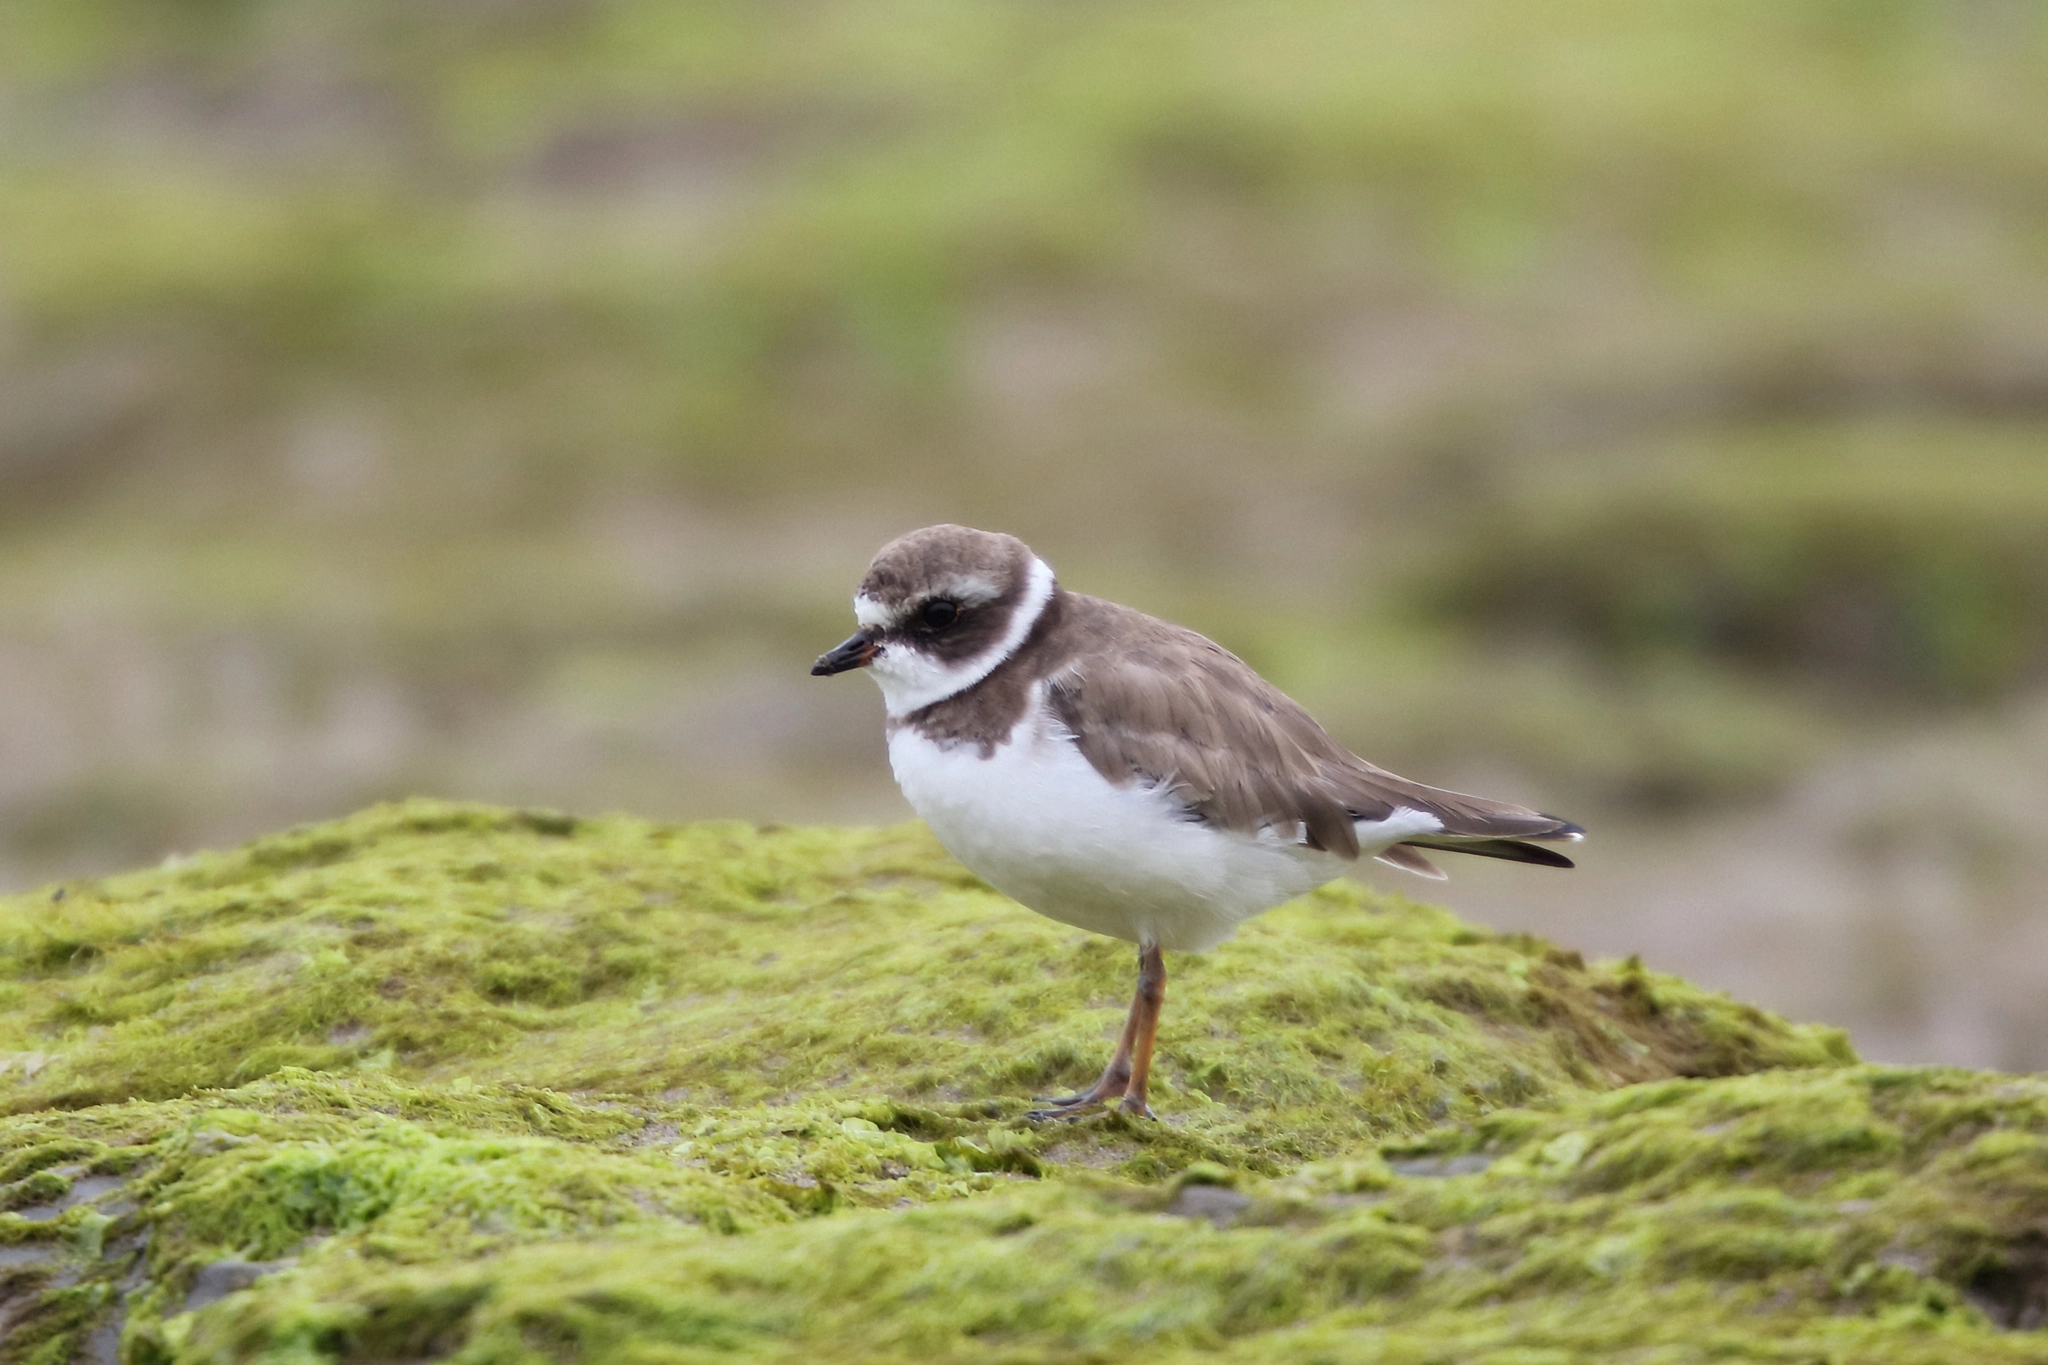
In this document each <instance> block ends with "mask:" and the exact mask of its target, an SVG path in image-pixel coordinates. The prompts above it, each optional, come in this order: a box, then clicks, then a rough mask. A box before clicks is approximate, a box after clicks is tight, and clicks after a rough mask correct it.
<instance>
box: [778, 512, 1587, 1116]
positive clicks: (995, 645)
mask: <svg viewBox="0 0 2048 1365" xmlns="http://www.w3.org/2000/svg"><path fill="white" fill-rule="evenodd" d="M853 610H854V619H855V621H856V623H857V624H858V626H859V629H857V630H856V631H854V633H853V634H852V635H851V636H849V637H848V638H847V639H846V640H844V641H843V642H841V643H840V644H838V645H836V646H834V647H833V648H832V649H830V650H827V651H826V652H825V653H824V654H822V655H820V656H819V657H818V660H817V662H816V663H815V664H813V665H812V667H811V673H812V674H813V675H814V676H820V677H824V676H830V675H833V674H838V673H845V672H849V671H852V670H855V669H865V670H866V671H867V672H868V674H869V675H870V676H872V677H873V678H874V680H875V682H876V683H877V684H878V685H879V686H880V688H881V691H882V701H883V709H884V711H885V713H886V721H885V727H886V731H887V736H888V746H889V764H890V767H891V769H892V770H893V772H894V774H895V777H896V782H897V785H898V786H899V787H901V789H902V791H903V794H904V796H905V797H906V798H907V799H908V800H909V802H910V804H911V806H912V807H913V808H914V809H915V810H916V812H917V814H918V815H919V816H920V817H921V818H922V819H923V820H924V821H925V823H926V824H927V825H929V826H930V827H931V829H932V832H933V833H934V834H936V835H937V836H938V839H939V841H940V842H941V843H942V844H944V845H945V847H946V849H947V850H948V851H949V852H950V853H952V854H953V856H954V857H956V858H958V859H959V860H960V862H961V863H963V864H965V865H966V867H967V868H968V869H969V870H971V871H973V872H974V873H975V874H976V875H978V876H979V877H981V878H982V880H984V881H986V882H987V883H988V884H989V885H990V886H992V887H994V888H995V889H996V890H998V891H1000V892H1002V893H1003V894H1005V895H1007V896H1009V897H1011V898H1012V899H1014V900H1016V901H1018V902H1020V903H1021V904H1023V905H1025V906H1026V907H1028V908H1030V909H1032V910H1035V911H1037V912H1038V913H1039V914H1041V915H1044V916H1046V917H1048V918H1050V919H1053V920H1057V921H1059V922H1060V923H1063V924H1069V925H1074V926H1076V927H1078V928H1081V929H1086V930H1090V931H1092V932H1094V933H1098V934H1106V935H1108V936H1110V937H1112V938H1118V939H1123V940H1125V941H1127V942H1131V943H1135V944H1136V945H1137V947H1138V981H1137V990H1136V992H1135V994H1134V995H1133V997H1132V1000H1131V1008H1130V1013H1129V1015H1128V1016H1127V1017H1126V1019H1125V1022H1124V1029H1123V1035H1122V1037H1121V1039H1120V1040H1119V1041H1118V1043H1117V1046H1116V1050H1115V1052H1114V1054H1113V1055H1112V1056H1111V1058H1110V1061H1109V1063H1108V1065H1107V1066H1106V1067H1105V1068H1104V1069H1103V1072H1102V1075H1101V1076H1100V1077H1099V1078H1098V1079H1097V1080H1096V1081H1095V1083H1094V1084H1093V1085H1091V1086H1089V1087H1088V1088H1087V1089H1085V1090H1082V1091H1080V1092H1078V1093H1076V1094H1072V1095H1066V1096H1062V1097H1060V1098H1057V1099H1050V1100H1045V1101H1042V1102H1043V1103H1044V1104H1045V1105H1046V1106H1047V1107H1046V1108H1043V1109H1036V1110H1032V1111H1030V1115H1031V1117H1032V1118H1034V1119H1039V1120H1045V1119H1052V1118H1074V1117H1078V1116H1080V1115H1083V1114H1085V1113H1088V1112H1093V1107H1094V1106H1097V1105H1104V1106H1108V1107H1110V1108H1114V1109H1120V1110H1121V1111H1122V1112H1123V1113H1124V1114H1126V1115H1128V1116H1132V1117H1135V1118H1151V1117H1152V1116H1153V1115H1152V1110H1151V1108H1150V1106H1149V1105H1148V1103H1147V1093H1148V1089H1149V1084H1150V1077H1151V1069H1152V1053H1153V1046H1154V1042H1155V1039H1156V1037H1157V1034H1158V1028H1159V1015H1160V1010H1161V1008H1162V1006H1163V1005H1164V1003H1165V998H1166V966H1165V959H1164V953H1165V952H1166V951H1169V950H1170V951H1175V952H1202V951H1205V950H1207V949H1209V948H1212V947H1214V946H1215V945H1216V944H1218V943H1220V942H1222V941H1223V940H1224V939H1226V938H1228V937H1230V935H1231V934H1232V933H1233V932H1234V931H1235V929H1236V927H1237V926H1238V925H1239V924H1240V923H1242V922H1243V921H1245V920H1247V919H1249V918H1251V917H1252V916H1254V915H1257V914H1259V913H1260V912H1262V911H1265V910H1268V909H1271V908H1272V907H1273V906H1276V905H1279V904H1280V903H1282V902H1283V901H1287V900H1291V899H1293V898H1294V897H1296V896H1299V895H1301V894H1303V893H1305V892H1307V891H1310V890H1313V889H1314V888H1316V887H1318V886H1321V885H1322V884H1323V883H1325V882H1328V881H1331V880H1333V879H1335V878H1336V877H1338V876H1340V875H1342V874H1343V873H1344V872H1345V871H1347V870H1348V869H1350V868H1352V867H1353V866H1355V865H1356V864H1357V862H1358V861H1359V860H1360V859H1362V858H1368V857H1369V858H1376V859H1378V860H1379V861H1381V862H1383V863H1389V864H1391V865H1393V866H1395V867H1398V868H1403V869H1405V870H1407V871H1409V872H1412V873H1416V874H1419V875H1421V876H1424V877H1431V878H1437V879H1441V878H1442V877H1443V875H1444V874H1443V873H1442V871H1441V870H1439V869H1438V868H1437V867H1436V866H1435V864H1433V863H1432V862H1430V861H1429V858H1428V856H1427V854H1426V853H1425V852H1424V850H1428V851H1429V852H1444V853H1468V854H1476V855H1478V856H1481V857H1487V858H1502V859H1506V860H1508V861H1510V862H1521V863H1533V864H1536V865H1538V866H1543V867H1561V868H1568V867H1571V866H1572V860H1571V859H1569V858H1567V857H1565V856H1564V855H1563V854H1562V853H1559V852H1557V851H1556V850H1554V849H1550V848H1546V847H1544V846H1543V845H1542V844H1541V843H1536V842H1530V841H1532V840H1542V841H1564V842H1576V841H1577V840H1579V839H1581V838H1583V837H1584V835H1585V831H1584V829H1583V828H1581V827H1580V826H1578V825H1576V824H1573V823H1572V822H1571V821H1569V820H1562V819H1559V818H1558V817H1556V816H1553V815H1545V814H1542V813H1541V812H1538V811H1535V810H1531V809H1529V808H1527V807H1524V806H1518V805H1512V804H1509V803H1507V802H1504V801H1494V800H1488V799H1486V798H1484V797H1478V796H1467V795H1464V794H1462V793H1459V792H1453V791H1446V790H1443V789H1441V788H1437V787H1429V786H1424V785H1423V784H1421V783H1419V782H1411V781H1409V780H1408V779H1407V778H1403V777H1397V776H1395V775H1394V774H1393V773H1391V772H1388V771H1386V770H1385V769H1383V768H1378V767H1375V766H1374V765H1372V764H1371V763H1368V762H1366V761H1365V760H1364V759H1362V758H1359V757H1358V756H1357V755H1355V754H1353V753H1351V752H1350V751H1349V750H1348V749H1346V748H1345V747H1344V746H1343V745H1341V744H1339V743H1338V742H1337V741H1336V740H1334V739H1332V738H1331V737H1330V735H1329V733H1328V732H1327V731H1325V730H1324V729H1323V727H1322V726H1321V725H1319V724H1317V723H1316V721H1315V720H1314V719H1313V718H1312V717H1311V716H1310V715H1309V714H1308V712H1307V711H1306V710H1304V709H1303V708H1302V707H1301V706H1300V705H1299V704H1297V703H1296V702H1294V701H1293V700H1292V699H1290V698H1289V697H1288V696H1287V695H1286V694H1285V693H1283V692H1281V691H1280V689H1279V688H1277V687H1275V686H1273V685H1272V684H1271V683H1269V682H1267V681H1266V680H1265V679H1264V678H1262V677H1260V676H1259V675H1258V674H1257V673H1256V672H1254V671H1253V670H1252V668H1251V667H1250V666H1249V665H1247V664H1246V663H1245V662H1244V661H1243V660H1242V659H1240V658H1238V657H1237V656H1236V655H1235V654H1232V653H1230V652H1229V651H1228V650H1226V649H1224V648H1223V647H1222V646H1221V645H1218V644H1216V643H1214V642H1213V641H1211V640H1209V639H1207V638H1205V637H1204V636H1201V635H1199V634H1197V633H1195V632H1194V631H1192V630H1187V629H1184V628H1183V627H1180V626H1176V625H1172V624H1169V623H1168V622H1165V621H1161V620H1159V619H1157V618H1155V617H1152V616H1148V615H1146V614H1145V613H1143V612H1141V611H1137V610H1135V609H1133V608H1131V607H1126V606H1120V605H1118V604H1117V603H1114V602H1110V601H1106V600H1104V599H1102V598H1098V597H1090V596H1088V595H1086V594H1083V593H1078V592H1072V591H1069V590H1068V589H1066V588H1064V587H1062V586H1061V585H1060V582H1059V580H1058V579H1057V578H1056V577H1055V576H1054V574H1053V571H1052V569H1051V567H1050V566H1049V565H1047V564H1046V562H1045V561H1044V560H1043V559H1040V558H1039V557H1038V556H1037V555H1035V554H1033V553H1032V552H1031V550H1030V548H1029V547H1028V546H1026V545H1025V544H1024V542H1023V541H1021V540H1019V539H1017V538H1016V537H1015V536H1010V535H1005V534H1002V533H1000V532H993V531H979V530H975V529H972V528H970V527H966V526H955V525H950V524H948V525H940V526H927V527H925V528H923V529H921V530H916V531H912V532H910V533H908V534H907V535H903V536H899V537H898V538H896V539H895V540H892V541H890V542H889V543H888V544H886V545H884V546H883V547H882V548H881V549H880V550H879V551H878V552H877V553H876V554H875V557H874V559H873V561H872V562H871V563H870V564H869V565H868V568H867V572H866V574H865V575H864V576H863V577H862V578H861V580H860V585H859V587H858V589H857V590H856V591H855V593H854V597H853Z"/></svg>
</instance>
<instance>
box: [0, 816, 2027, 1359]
mask: <svg viewBox="0 0 2048 1365" xmlns="http://www.w3.org/2000/svg"><path fill="white" fill-rule="evenodd" d="M63 890H64V893H65V894H64V895H63V896H62V898H60V899H52V893H51V892H50V891H45V892H43V893H38V894H36V895H34V896H25V897H15V898H13V899H11V900H9V901H7V902H5V903H4V904H0V945H4V948H0V950H4V952H5V954H6V955H7V956H6V961H7V968H6V976H5V978H4V979H5V981H6V983H7V985H6V988H5V989H6V995H5V997H4V1001H0V1027H4V1028H5V1029H6V1030H7V1039H6V1042H7V1046H8V1047H9V1048H10V1049H11V1050H12V1058H13V1062H14V1065H12V1066H11V1067H10V1069H9V1071H8V1072H7V1073H6V1077H5V1081H4V1084H5V1085H6V1087H7V1088H6V1089H5V1091H4V1092H0V1093H4V1095H5V1099H6V1107H7V1109H8V1110H9V1111H10V1114H11V1116H10V1117H4V1118H0V1323H4V1326H5V1331H4V1334H0V1362H4V1363H5V1365H16V1362H24V1363H25V1362H36V1365H45V1362H47V1363H48V1365H56V1362H61V1361H67V1360H70V1359H73V1358H75V1357H77V1356H78V1355H80V1354H81V1353H85V1354H94V1355H96V1356H97V1357H98V1358H109V1356H108V1353H109V1352H112V1351H114V1350H115V1349H116V1348H118V1352H119V1358H120V1359H121V1360H122V1361H123V1362H124V1365H188V1363H196V1362H229V1361H266V1362H279V1363H280V1365H281V1363H282V1362H287V1361H289V1362H294V1363H295V1365H296V1363H300V1362H304V1363H306V1365H311V1363H312V1362H369V1361H389V1360H410V1359H439V1358H453V1359H460V1360H463V1361H472V1362H482V1361H493V1362H496V1361H506V1362H512V1361H518V1362H533V1363H534V1365H539V1363H540V1362H568V1361H635V1362H639V1361H696V1360H709V1359H712V1358H718V1359H726V1360H764V1361H767V1360H789V1359H794V1358H799V1357H812V1358H815V1357H819V1356H825V1357H829V1358H832V1359H847V1360H903V1359H918V1360H953V1359H960V1360H965V1359H970V1358H971V1359H976V1360H981V1359H996V1360H1016V1361H1064V1360H1076V1361H1079V1360H1098V1359H1106V1358H1109V1357H1112V1356H1114V1357H1120V1358H1122V1357H1134V1356H1135V1357H1142V1358H1146V1359H1158V1360H1173V1359H1181V1358H1195V1357H1200V1358H1204V1359H1218V1360H1244V1361H1258V1360H1330V1361H1347V1360H1360V1361H1368V1360H1369V1361H1413V1362H1418V1365H1419V1362H1424V1361H1447V1360H1459V1361H1463V1360H1487V1361H1499V1362H1508V1361H1517V1362H1521V1361H1566V1360H1580V1359H1616V1358H1620V1359H1631V1360H1649V1361H1691V1360H1707V1359H1753V1360H1782V1361H1811V1360H1840V1361H1850V1360H1857V1361H1861V1360H1873V1361H1936V1360H1955V1359H1971V1360H1987V1361H2005V1360H2012V1361H2022V1360H2025V1361H2048V1335H2044V1334H2042V1333H2040V1332H2038V1331H2036V1330H2034V1329H2036V1328H2038V1327H2039V1326H2040V1325H2041V1324H2042V1321H2043V1319H2044V1316H2048V1085H2043V1084H2042V1083H2040V1082H2038V1081H2036V1080H2032V1079H2023V1078H2012V1077H1997V1076H1985V1075H1977V1074H1972V1073H1965V1072H1955V1071H1939V1070H1899V1069H1888V1068H1879V1067H1866V1066H1861V1065H1857V1064H1856V1063H1855V1061H1854V1058H1853V1056H1851V1055H1850V1054H1849V1052H1848V1050H1847V1047H1846V1044H1845V1043H1844V1041H1843V1040H1842V1038H1841V1036H1840V1035H1839V1034H1838V1033H1835V1032H1833V1031H1830V1030H1825V1029H1814V1028H1797V1027H1793V1026H1791V1025H1787V1024H1785V1023H1784V1022H1783V1021H1781V1020H1778V1019H1775V1018H1773V1017H1771V1016H1769V1015H1767V1014H1764V1013H1763V1012H1761V1011H1757V1010H1754V1009H1751V1008H1748V1007H1746V1006H1742V1005H1740V1004H1737V1003H1735V1002H1732V1001H1729V1000H1727V999H1725V998H1723V997H1720V996H1716V995H1713V994H1711V993H1708V992H1704V991H1701V990H1698V989H1697V988H1695V987H1692V986H1690V985H1688V984H1686V983H1684V982H1681V981H1677V980H1674V979H1671V978H1668V977H1663V976H1659V975H1657V974H1655V973H1653V972H1649V971H1646V970H1644V969H1643V968H1642V967H1641V966H1640V965H1639V964H1636V963H1634V962H1627V963H1613V964H1594V965H1588V964H1585V963H1584V962H1582V961H1581V960H1580V959H1578V957H1577V956H1576V955H1574V954H1571V953H1569V952H1565V951H1561V950H1559V949H1556V948H1553V947H1551V946H1550V945H1547V944H1544V943H1542V942H1541V941H1539V940H1535V939H1532V938H1529V937H1527V936H1501V935H1492V934H1487V933H1484V932H1482V931H1478V930H1474V929H1471V928H1469V927H1466V926H1463V925H1461V924H1459V923H1458V922H1457V921H1456V920H1455V919H1453V918H1452V917H1451V916H1449V915H1448V914H1446V913H1445V912H1443V911H1440V910H1436V909H1432V908H1430V907H1426V906H1419V905H1415V904H1412V903H1410V902H1407V901H1404V900H1401V899H1399V898H1393V897H1383V896H1378V895H1374V894H1372V893H1369V892H1366V891H1363V890H1361V889H1359V888H1356V887H1337V888H1332V889H1329V890H1326V891H1325V892H1322V893H1319V894H1318V895H1316V896H1313V897H1309V898H1305V899H1304V900H1303V901H1301V902H1298V903H1296V904H1293V905H1290V906H1288V907H1285V908H1283V909H1282V910H1279V911H1276V912H1274V913H1273V914H1271V915H1268V916H1265V917H1263V918H1261V919H1260V920H1259V921H1256V922H1255V923H1254V924H1252V925H1250V926H1247V928H1246V930H1245V932H1244V933H1243V934H1241V935H1240V937H1239V938H1238V939H1237V940H1236V941H1235V942H1233V943H1231V944H1229V945H1226V946H1224V947H1223V948H1220V949H1218V950H1217V951H1216V952H1215V953H1213V954H1210V955H1208V956H1206V957H1202V958H1180V959H1177V960H1176V961H1175V962H1174V963H1173V964H1172V965H1173V968H1174V976H1173V984H1172V985H1171V986H1170V988H1169V990H1170V994H1169V1000H1170V1004H1169V1010H1168V1014H1167V1016H1166V1025H1165V1028H1164V1031H1163V1033H1162V1041H1161V1054H1160V1055H1161V1084H1160V1085H1159V1092H1158V1095H1157V1101H1156V1107H1157V1108H1158V1110H1159V1112H1160V1114H1161V1119H1160V1120H1159V1121H1157V1122H1140V1121H1133V1120H1130V1119H1127V1118H1124V1117H1122V1116H1120V1115H1108V1114H1105V1115H1099V1116H1095V1117H1092V1118H1088V1119H1084V1120H1082V1121H1080V1122H1074V1123H1064V1122H1056V1123H1045V1124H1040V1123H1034V1122H1032V1121H1031V1120H1029V1119H1028V1118H1026V1117H1025V1111H1026V1109H1027V1108H1028V1104H1029V1100H1028V1096H1029V1095H1030V1094H1031V1093H1032V1091H1033V1090H1035V1089H1041V1088H1045V1087H1050V1086H1054V1085H1060V1084H1070V1083H1072V1082H1074V1081H1077V1080H1080V1079H1083V1078H1085V1077H1086V1076H1087V1075H1088V1074H1090V1073H1091V1072H1092V1070H1093V1069H1094V1068H1095V1067H1097V1066H1099V1064H1100V1061H1101V1057H1102V1055H1103V1052H1104V1050H1105V1049H1106V1047H1107V1045H1108V1039H1109V1036H1110V1034H1111V1033H1112V1032H1113V1031H1114V1029H1115V1027H1116V1025H1117V1023H1118V1021H1119V1019H1120V1015H1121V1007H1122V997H1123V995H1124V993H1125V991H1126V990H1127V989H1128V985H1129V981H1128V977H1129V972H1130V963H1129V962H1128V961H1126V959H1125V951H1124V949H1123V947H1122V945H1117V944H1109V943H1104V942H1101V941H1098V940H1091V939H1089V938H1087V937H1086V936H1083V935H1079V934H1077V933H1075V932H1073V931H1070V930H1066V929H1063V928H1061V927H1060V926H1057V925H1052V924H1050V923H1049V922H1046V921H1042V920H1040V919H1038V918H1037V917H1035V916H1032V915H1029V914H1028V913H1026V912H1024V911H1021V910H1019V909H1018V908H1017V907H1015V906H1013V905H1011V904H1009V903H1008V902H1006V901H1004V900H1003V899H1002V898H1000V897H997V896H995V895H994V894H993V893H991V892H989V891H988V890H987V889H985V888H984V887H982V886H981V885H980V884H979V883H978V882H976V881H975V880H974V879H973V878H971V877H969V876H967V875H966V874H964V873H963V872H961V871H960V870H959V869H958V868H957V867H956V866H954V865H953V864H951V863H950V862H948V861H947V860H946V859H945V857H944V855H943V854H942V853H940V852H939V851H938V850H937V848H936V846H935V845H933V844H932V842H931V841H930V838H929V836H928V835H926V834H924V833H923V832H922V831H920V830H917V829H914V828H904V829H895V830H882V831H843V830H775V829H767V830H758V829H752V828H748V827H743V826H737V825H707V826H692V827H686V828H675V827H666V826H659V825H652V824H647V823H644V822H639V821H632V820H625V819H604V820H589V821H586V820H570V819H568V818H566V817H561V816H554V815H547V814H536V813H522V812H515V811H505V810H497V809H491V808H482V807H467V806H453V805H448V804H443V803H432V802H408V803H405V804H403V805H399V806H389V807H380V808H376V809H373V810H371V811H367V812H364V813H363V814H361V815H358V816H356V817H353V818H351V819H349V820H345V821H340V822H336V823H333V824H330V825H323V826H318V827H314V828H311V829H306V830H299V831H293V832H291V833H289V834H286V835H281V836H278V837H275V838H272V839H267V840H262V841H259V842H258V843H256V844H253V845H250V846H249V847H247V848H244V849H241V850H237V851H233V852H228V853H222V854H206V855H200V856H198V857H195V858H192V859H188V860H183V861H181V862H179V863H178V864H176V865H174V866H169V867H165V868H162V869H159V870H156V871H154V872H148V873H138V874H134V875H131V876H125V877H119V878H110V879H108V880H106V881H104V882H99V883H94V884H90V885H87V884H78V885H71V886H67V887H65V888H63ZM194 983H199V984H198V986H197V988H195V985H194ZM31 1059H32V1060H33V1065H31V1064H30V1061H31Z"/></svg>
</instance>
